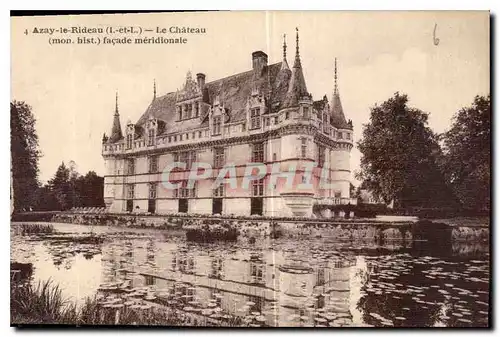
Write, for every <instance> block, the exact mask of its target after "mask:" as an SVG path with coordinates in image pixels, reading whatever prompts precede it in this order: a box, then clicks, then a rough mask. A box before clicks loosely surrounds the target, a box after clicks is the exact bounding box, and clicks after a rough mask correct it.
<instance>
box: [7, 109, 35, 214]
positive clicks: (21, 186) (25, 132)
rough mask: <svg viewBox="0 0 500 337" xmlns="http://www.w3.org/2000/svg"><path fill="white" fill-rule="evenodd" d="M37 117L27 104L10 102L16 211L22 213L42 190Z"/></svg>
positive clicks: (12, 168)
mask: <svg viewBox="0 0 500 337" xmlns="http://www.w3.org/2000/svg"><path fill="white" fill-rule="evenodd" d="M35 122H36V120H35V117H34V116H33V113H32V110H31V107H30V106H29V105H28V104H26V103H25V102H18V101H13V102H11V103H10V141H11V143H10V153H11V174H12V191H11V192H12V193H13V195H11V198H14V209H15V210H17V211H21V210H22V209H27V208H29V207H31V206H32V205H33V201H34V196H35V193H36V190H37V189H38V185H39V182H38V159H39V157H40V155H41V152H40V150H39V148H38V136H37V134H36V129H35Z"/></svg>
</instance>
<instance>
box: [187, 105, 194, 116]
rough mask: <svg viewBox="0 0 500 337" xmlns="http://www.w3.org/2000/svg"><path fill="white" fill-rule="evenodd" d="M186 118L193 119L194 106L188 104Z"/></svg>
mask: <svg viewBox="0 0 500 337" xmlns="http://www.w3.org/2000/svg"><path fill="white" fill-rule="evenodd" d="M186 110H187V113H186V118H191V114H192V112H193V105H192V104H186Z"/></svg>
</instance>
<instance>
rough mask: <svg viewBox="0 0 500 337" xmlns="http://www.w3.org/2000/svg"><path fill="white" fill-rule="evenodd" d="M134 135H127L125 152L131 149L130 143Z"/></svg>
mask: <svg viewBox="0 0 500 337" xmlns="http://www.w3.org/2000/svg"><path fill="white" fill-rule="evenodd" d="M133 138H134V135H132V134H130V133H129V134H128V135H127V150H130V149H131V148H132V142H133Z"/></svg>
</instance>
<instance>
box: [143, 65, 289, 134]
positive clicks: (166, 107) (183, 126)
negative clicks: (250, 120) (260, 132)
mask: <svg viewBox="0 0 500 337" xmlns="http://www.w3.org/2000/svg"><path fill="white" fill-rule="evenodd" d="M280 69H281V62H279V63H274V64H271V65H269V66H266V67H265V69H264V73H263V74H262V76H260V78H259V79H255V78H254V76H255V75H254V71H253V70H249V71H246V72H243V73H239V74H235V75H232V76H228V77H225V78H222V79H219V80H215V81H212V82H208V83H206V84H205V86H204V90H203V98H204V99H203V101H204V102H205V103H208V104H210V105H212V104H213V103H214V100H215V98H216V97H217V96H219V100H220V104H222V105H224V107H225V108H226V110H227V111H228V114H229V122H236V121H241V120H244V119H245V118H246V103H247V100H248V98H249V97H250V96H251V94H252V89H253V88H254V87H255V86H257V87H258V88H259V89H260V93H261V94H263V95H264V96H266V94H267V92H268V90H269V86H268V83H269V82H270V83H271V84H273V83H275V81H276V78H277V75H278V73H279V72H280ZM176 96H177V93H175V92H170V93H168V94H166V95H163V96H161V97H158V98H156V99H154V100H153V102H151V104H150V105H149V107H148V108H147V109H146V111H145V112H144V114H143V115H142V116H141V118H139V120H138V121H137V123H136V125H139V126H142V125H144V123H145V122H146V121H147V120H148V119H149V118H150V116H152V117H154V118H157V119H159V120H162V121H164V122H165V124H166V126H165V133H172V132H182V131H188V130H193V129H197V128H199V127H203V126H206V125H208V119H205V118H203V117H204V116H205V115H206V113H207V111H208V109H209V107H208V106H206V105H204V106H203V110H202V111H200V118H192V119H187V120H183V121H176V111H175V103H176ZM283 99H284V93H283V91H278V92H275V93H272V99H271V100H272V101H283ZM202 120H203V121H202Z"/></svg>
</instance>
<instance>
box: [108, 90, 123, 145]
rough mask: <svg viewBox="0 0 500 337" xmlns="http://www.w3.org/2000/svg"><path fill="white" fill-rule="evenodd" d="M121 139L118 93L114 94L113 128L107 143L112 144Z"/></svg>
mask: <svg viewBox="0 0 500 337" xmlns="http://www.w3.org/2000/svg"><path fill="white" fill-rule="evenodd" d="M122 138H123V134H122V127H121V125H120V114H119V113H118V93H116V102H115V114H114V117H113V127H112V128H111V136H110V137H109V141H110V142H111V143H114V142H117V141H119V140H120V139H122Z"/></svg>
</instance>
